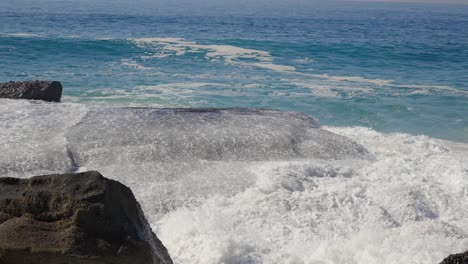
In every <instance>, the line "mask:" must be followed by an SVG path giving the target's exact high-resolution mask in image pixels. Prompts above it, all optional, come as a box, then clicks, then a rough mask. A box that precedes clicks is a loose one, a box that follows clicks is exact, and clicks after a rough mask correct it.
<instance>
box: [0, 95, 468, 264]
mask: <svg viewBox="0 0 468 264" xmlns="http://www.w3.org/2000/svg"><path fill="white" fill-rule="evenodd" d="M0 141H1V142H2V144H1V145H0V174H2V175H3V176H15V177H29V176H33V175H38V174H48V173H58V172H74V171H85V170H98V171H100V172H101V173H102V174H103V175H104V176H106V177H110V178H113V179H116V180H119V181H121V182H122V183H124V184H126V185H128V186H129V187H131V188H132V190H133V191H134V193H135V195H136V197H137V199H138V200H139V201H140V203H141V204H142V207H143V209H144V211H145V214H146V217H147V218H148V219H149V221H150V223H151V225H152V228H153V229H154V230H155V232H156V234H157V235H158V237H159V238H160V239H161V241H162V242H163V243H164V245H165V246H166V247H167V248H168V250H169V253H170V254H171V257H172V258H173V260H174V262H175V263H438V262H439V261H440V260H442V259H443V258H444V257H446V256H447V255H449V254H451V253H454V252H458V251H460V252H461V251H463V250H464V249H466V248H467V247H468V235H467V233H466V230H468V211H467V210H466V209H465V208H467V206H468V187H467V186H468V182H467V181H468V144H465V143H457V142H451V141H444V140H438V139H433V138H429V137H427V136H415V135H409V134H403V133H389V134H384V133H380V132H377V131H375V130H372V129H369V128H364V127H330V126H325V127H320V125H319V122H318V120H316V119H314V118H312V117H310V116H307V115H304V114H300V113H294V112H279V111H273V110H255V109H174V108H173V109H170V108H151V107H128V106H115V105H110V106H109V105H92V104H80V103H60V104H57V103H45V102H35V101H32V102H30V101H17V100H8V99H2V100H1V104H0Z"/></svg>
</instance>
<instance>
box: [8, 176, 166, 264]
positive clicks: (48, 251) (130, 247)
mask: <svg viewBox="0 0 468 264" xmlns="http://www.w3.org/2000/svg"><path fill="white" fill-rule="evenodd" d="M0 263H2V264H16V263H18V264H19V263H21V264H63V263H67V264H75V263H76V264H78V263H79V264H91V263H93V264H97V263H99V264H111V263H113V264H127V263H128V264H156V263H164V264H166V263H168V264H169V263H172V260H171V258H170V256H169V254H168V252H167V250H166V248H165V247H164V246H163V244H162V243H161V241H160V240H159V239H158V238H157V237H156V235H155V234H154V233H153V232H152V231H151V227H150V226H149V224H148V221H147V220H146V218H145V217H144V214H143V211H142V210H141V207H140V205H139V203H138V202H137V201H136V199H135V197H134V196H133V193H132V191H131V190H130V189H129V188H128V187H126V186H125V185H123V184H121V183H119V182H117V181H114V180H110V179H107V178H104V177H103V176H102V175H101V174H100V173H99V172H95V171H91V172H84V173H76V174H61V175H60V174H58V175H44V176H36V177H32V178H30V179H18V178H0Z"/></svg>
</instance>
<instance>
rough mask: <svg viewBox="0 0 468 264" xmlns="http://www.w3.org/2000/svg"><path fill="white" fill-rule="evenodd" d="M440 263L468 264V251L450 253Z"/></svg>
mask: <svg viewBox="0 0 468 264" xmlns="http://www.w3.org/2000/svg"><path fill="white" fill-rule="evenodd" d="M440 264H468V251H466V252H465V253H460V254H453V255H450V256H448V257H447V258H445V259H444V260H443V261H442V262H441V263H440Z"/></svg>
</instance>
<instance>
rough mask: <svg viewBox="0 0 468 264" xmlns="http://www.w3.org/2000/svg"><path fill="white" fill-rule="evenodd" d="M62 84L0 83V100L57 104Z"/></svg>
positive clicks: (43, 82)
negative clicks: (25, 100)
mask: <svg viewBox="0 0 468 264" xmlns="http://www.w3.org/2000/svg"><path fill="white" fill-rule="evenodd" d="M61 97H62V84H61V83H60V82H56V81H26V82H7V83H0V98H10V99H30V100H43V101H48V102H59V101H60V98H61Z"/></svg>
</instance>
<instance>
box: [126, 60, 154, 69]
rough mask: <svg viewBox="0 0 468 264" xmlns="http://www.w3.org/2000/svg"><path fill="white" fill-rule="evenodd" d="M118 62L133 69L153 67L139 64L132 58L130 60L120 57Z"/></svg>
mask: <svg viewBox="0 0 468 264" xmlns="http://www.w3.org/2000/svg"><path fill="white" fill-rule="evenodd" d="M120 62H121V64H122V65H124V66H127V67H130V68H134V69H137V70H151V69H153V68H151V67H146V66H143V65H141V64H139V63H138V62H136V61H134V60H131V59H122V60H120Z"/></svg>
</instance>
